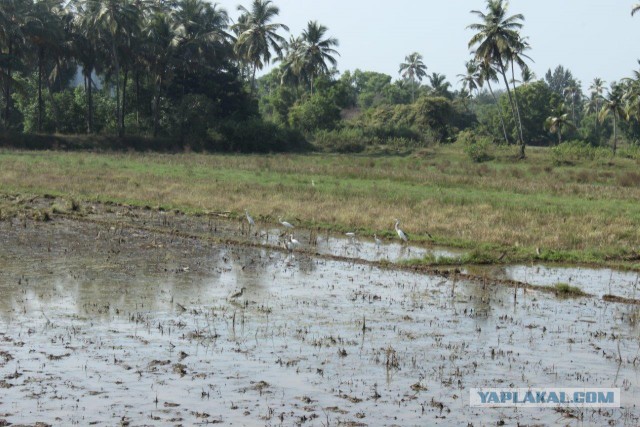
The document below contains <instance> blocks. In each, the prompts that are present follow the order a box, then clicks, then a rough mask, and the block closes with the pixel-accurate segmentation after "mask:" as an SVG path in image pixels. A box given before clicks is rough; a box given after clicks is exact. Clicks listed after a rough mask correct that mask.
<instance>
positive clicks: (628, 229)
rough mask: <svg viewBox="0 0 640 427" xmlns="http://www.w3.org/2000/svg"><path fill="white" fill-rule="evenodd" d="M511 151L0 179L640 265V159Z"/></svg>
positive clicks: (37, 169) (78, 171) (101, 169)
mask: <svg viewBox="0 0 640 427" xmlns="http://www.w3.org/2000/svg"><path fill="white" fill-rule="evenodd" d="M510 154H511V153H510V152H507V151H504V152H500V153H499V154H498V155H497V156H496V159H494V160H493V161H491V162H486V163H481V164H476V163H473V162H471V160H470V159H469V158H468V157H467V156H466V155H465V154H464V153H463V152H462V150H461V148H460V147H458V146H455V145H453V146H439V147H434V148H430V149H427V150H424V151H422V152H420V153H418V154H414V155H409V156H398V157H390V156H347V155H319V154H313V155H268V156H234V155H205V154H193V153H187V154H134V153H131V154H129V153H111V154H97V153H86V152H68V153H67V152H56V151H54V152H27V151H24V152H23V151H1V152H0V185H1V188H2V190H1V191H2V192H3V193H24V194H27V193H29V194H47V193H49V194H55V195H64V196H67V197H69V198H75V199H78V200H97V201H116V202H124V203H129V204H134V205H149V206H161V207H165V208H172V209H173V208H176V209H181V210H184V211H186V212H192V213H198V212H205V211H230V212H232V213H233V214H235V215H238V216H240V215H242V214H243V211H244V209H245V208H246V209H249V211H250V212H251V214H252V215H253V216H254V218H256V219H257V220H260V221H263V222H265V223H266V222H273V223H275V221H276V219H277V218H278V217H279V216H283V217H284V218H286V219H287V220H289V221H291V222H295V223H298V224H300V225H303V226H305V227H320V228H323V229H327V228H328V229H332V230H335V231H347V230H349V231H356V232H358V234H359V235H361V236H364V235H373V233H374V232H377V233H378V234H379V235H383V236H385V237H387V238H393V237H394V231H393V223H394V218H399V219H400V220H401V221H402V228H403V229H404V230H405V231H406V232H408V234H409V235H410V238H411V239H412V240H414V241H422V242H424V244H426V245H429V244H438V245H447V246H453V247H459V248H467V249H470V250H471V251H470V255H469V256H468V257H467V259H465V260H464V261H466V262H470V263H482V262H496V261H497V260H498V259H500V260H501V261H502V262H509V261H524V260H532V261H533V260H545V261H566V262H585V263H594V264H601V265H604V264H609V265H611V264H617V265H624V266H626V267H628V268H640V264H637V261H636V258H637V255H636V251H637V249H638V244H639V243H640V205H639V204H638V202H639V201H640V173H638V162H637V161H635V160H631V159H623V158H615V159H607V160H599V161H584V162H583V163H578V164H575V165H571V166H557V165H554V163H553V162H552V160H551V157H550V156H549V153H548V150H547V149H542V148H537V149H536V148H529V150H528V158H527V159H526V160H524V161H519V162H518V161H514V160H513V158H512V156H511V155H510ZM5 215H7V213H6V211H5ZM0 216H2V214H0ZM428 234H430V235H431V236H433V239H432V238H430V237H428ZM425 262H434V260H426V261H425ZM441 262H442V261H441Z"/></svg>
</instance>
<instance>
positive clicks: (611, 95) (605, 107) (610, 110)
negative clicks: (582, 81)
mask: <svg viewBox="0 0 640 427" xmlns="http://www.w3.org/2000/svg"><path fill="white" fill-rule="evenodd" d="M623 98H624V91H623V88H622V85H621V84H619V83H616V82H612V83H611V88H610V89H609V90H608V91H607V96H606V97H604V99H603V104H602V110H600V114H599V116H598V119H599V120H600V121H601V122H603V121H604V120H605V119H606V118H607V117H608V116H609V115H611V116H612V117H613V147H612V148H613V155H614V156H615V154H616V150H617V148H618V134H617V124H618V122H619V120H620V119H621V118H625V117H626V111H625V108H624V99H623Z"/></svg>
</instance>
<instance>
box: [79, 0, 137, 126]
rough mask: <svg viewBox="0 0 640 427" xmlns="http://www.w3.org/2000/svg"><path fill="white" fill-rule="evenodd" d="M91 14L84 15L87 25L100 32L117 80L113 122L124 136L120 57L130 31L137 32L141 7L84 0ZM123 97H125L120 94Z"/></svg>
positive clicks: (126, 1)
mask: <svg viewBox="0 0 640 427" xmlns="http://www.w3.org/2000/svg"><path fill="white" fill-rule="evenodd" d="M85 3H87V4H89V9H88V10H91V11H92V13H91V14H90V15H89V16H86V17H85V18H86V19H88V20H89V22H90V25H89V26H90V27H92V28H93V29H94V30H96V31H97V32H98V33H99V37H100V41H101V42H102V43H104V44H105V46H107V49H108V50H109V51H110V54H111V59H112V61H113V63H112V65H113V67H114V70H113V71H114V75H115V80H116V122H117V123H118V135H119V136H123V135H124V120H123V116H124V115H122V116H121V109H120V64H121V62H122V60H121V58H120V56H121V51H122V49H123V48H126V47H127V46H128V45H129V44H130V42H131V38H132V37H133V34H134V33H136V32H137V31H139V27H140V23H141V10H140V9H139V8H138V5H137V3H135V2H133V1H131V0H85ZM123 99H124V96H123Z"/></svg>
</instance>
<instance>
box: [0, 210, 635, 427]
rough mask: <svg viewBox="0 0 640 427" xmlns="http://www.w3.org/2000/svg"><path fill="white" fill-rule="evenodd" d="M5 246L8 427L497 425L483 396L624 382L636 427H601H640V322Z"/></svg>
mask: <svg viewBox="0 0 640 427" xmlns="http://www.w3.org/2000/svg"><path fill="white" fill-rule="evenodd" d="M212 226H213V227H215V225H212ZM0 236H2V237H1V239H3V242H2V243H3V244H2V245H0V292H1V293H2V295H3V298H1V299H0V342H1V343H2V347H1V348H0V385H2V387H4V388H6V390H7V392H6V393H3V394H2V397H1V400H2V405H3V412H6V413H8V415H2V416H3V417H5V418H7V420H8V421H9V422H13V423H30V424H33V423H35V422H37V421H48V422H50V423H53V422H54V420H56V421H57V422H58V423H62V424H74V423H75V424H79V425H87V424H91V423H98V424H103V425H114V424H119V423H121V422H123V421H125V422H131V423H132V424H145V423H149V424H176V423H180V424H185V425H193V424H200V423H221V424H227V425H228V424H232V423H233V424H239V425H243V424H250V425H254V424H259V425H263V424H284V425H295V424H300V423H302V422H303V421H304V420H307V422H309V423H310V425H311V424H314V423H317V422H318V420H322V422H327V421H326V420H327V417H328V423H331V422H332V421H333V422H334V423H338V420H340V422H344V423H351V424H353V425H355V423H357V422H363V423H364V422H366V423H367V424H370V425H377V424H381V425H390V424H400V425H432V424H436V423H442V422H446V423H451V424H461V423H464V422H466V421H468V420H470V419H474V420H477V423H479V424H493V423H495V418H496V413H495V411H493V410H486V411H483V410H477V409H475V410H472V408H469V406H468V404H467V400H466V399H467V398H466V396H468V388H469V387H479V386H499V385H504V384H514V385H515V386H525V387H526V386H528V385H537V386H550V385H556V386H565V387H571V386H575V387H578V386H588V387H599V386H600V387H606V386H612V385H613V383H615V384H616V385H618V386H620V387H621V388H622V389H623V394H622V399H623V404H624V405H625V409H624V414H623V412H622V411H620V410H614V411H612V412H601V413H595V412H594V413H589V414H588V416H589V420H593V422H594V423H595V424H600V425H604V424H607V423H608V422H609V421H611V420H614V422H617V421H618V420H620V419H622V415H624V417H626V418H625V419H628V420H629V423H628V424H629V425H634V424H637V423H638V420H639V418H638V417H639V416H640V414H639V413H638V408H637V407H633V406H631V403H632V402H633V399H634V396H637V395H638V394H639V393H640V388H639V385H638V381H637V378H638V377H639V376H640V373H639V371H638V369H639V368H638V365H637V364H636V365H634V364H633V363H632V362H631V360H633V357H634V355H636V354H637V337H638V333H640V328H639V327H638V325H637V323H632V322H630V321H629V320H628V319H629V316H630V315H631V314H632V313H633V312H632V311H631V310H630V308H629V307H628V306H624V305H616V304H608V303H604V302H602V301H601V300H598V299H589V300H584V299H582V300H567V301H564V300H558V299H556V298H554V297H553V296H549V295H546V294H538V293H535V292H531V291H530V292H529V293H525V292H524V291H522V290H520V291H518V294H517V298H516V299H514V290H513V289H510V288H503V287H499V286H495V285H492V284H491V283H490V281H488V283H486V284H485V283H468V282H464V281H454V280H442V279H441V278H438V277H431V276H423V275H416V274H411V273H408V272H403V271H392V270H390V271H385V270H379V269H377V268H372V267H370V266H367V265H360V264H357V263H350V262H346V263H345V262H333V261H328V260H319V259H315V258H312V257H309V256H306V255H304V254H300V253H295V252H294V253H280V252H270V251H267V250H264V249H247V248H238V247H233V246H225V245H221V246H215V245H209V244H204V243H201V242H199V241H197V240H195V239H186V238H178V237H175V236H173V237H172V236H158V235H153V234H148V233H141V232H134V231H131V232H127V231H126V230H125V231H120V230H116V231H113V230H102V229H100V227H99V226H97V225H85V224H74V223H69V222H57V223H54V224H49V225H47V226H46V227H41V226H38V227H36V228H33V227H32V226H31V224H30V225H29V227H28V228H27V229H20V230H18V229H14V228H11V227H8V226H7V225H6V224H4V225H3V224H2V223H0ZM96 236H99V237H98V238H96ZM361 250H362V247H361ZM242 287H244V288H245V289H246V290H245V292H244V293H243V295H242V297H241V298H237V299H236V300H230V299H229V295H230V294H231V293H232V292H233V291H235V290H238V289H240V288H242ZM596 348H597V349H596ZM618 348H619V349H620V350H618ZM618 352H620V353H622V355H623V359H624V361H623V363H617V362H616V360H615V357H616V355H617V354H619V353H618ZM567 355H570V357H567ZM422 387H423V388H424V389H422V390H421V388H422ZM4 408H6V409H4ZM274 408H277V409H274ZM444 416H446V417H447V418H446V419H445V418H441V417H444ZM530 416H531V414H530V413H526V414H523V413H522V412H521V411H510V410H502V411H501V412H500V418H501V419H505V420H506V423H507V424H517V423H524V422H528V420H529V417H530ZM536 417H537V420H536V422H537V423H541V424H553V423H555V422H557V419H558V414H557V413H556V412H555V411H548V412H538V413H536ZM443 420H444V421H443ZM474 422H475V421H474Z"/></svg>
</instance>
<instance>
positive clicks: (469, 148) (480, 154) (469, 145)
mask: <svg viewBox="0 0 640 427" xmlns="http://www.w3.org/2000/svg"><path fill="white" fill-rule="evenodd" d="M458 142H459V143H460V144H462V146H463V147H464V148H463V149H464V152H465V153H466V154H467V156H469V158H470V159H471V160H472V161H474V162H475V163H481V162H486V161H487V160H491V159H493V157H494V156H493V151H494V145H495V144H494V143H493V139H492V138H491V137H489V136H484V135H478V134H476V133H475V132H473V131H470V130H467V131H462V132H460V133H459V134H458Z"/></svg>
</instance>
